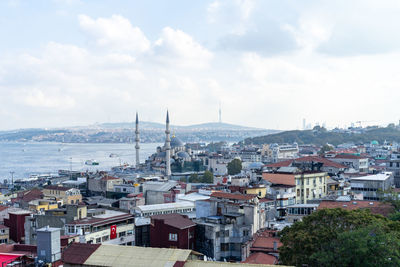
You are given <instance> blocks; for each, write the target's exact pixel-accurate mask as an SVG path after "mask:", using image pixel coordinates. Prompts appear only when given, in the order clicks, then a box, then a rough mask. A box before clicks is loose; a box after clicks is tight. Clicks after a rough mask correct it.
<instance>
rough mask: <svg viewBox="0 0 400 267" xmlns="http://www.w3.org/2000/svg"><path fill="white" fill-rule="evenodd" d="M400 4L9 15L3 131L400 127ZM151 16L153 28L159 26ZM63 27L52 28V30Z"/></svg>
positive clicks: (116, 4)
mask: <svg viewBox="0 0 400 267" xmlns="http://www.w3.org/2000/svg"><path fill="white" fill-rule="evenodd" d="M399 9H400V6H399V5H398V3H397V2H396V1H384V2H380V3H376V2H374V1H354V2H352V3H350V4H349V3H347V2H344V1H335V2H334V3H330V2H329V3H328V2H324V1H310V2H307V4H305V3H301V4H300V3H293V2H289V1H279V3H277V2H274V1H222V0H221V1H201V2H193V3H192V2H191V3H185V1H171V2H169V3H168V4H166V3H163V2H160V1H146V3H143V2H139V1H132V2H129V3H127V2H124V1H113V4H112V5H111V4H110V3H107V1H96V2H85V1H79V0H53V1H37V2H35V3H34V4H33V3H32V2H29V1H22V0H21V1H18V0H13V1H11V0H10V1H2V2H1V3H0V15H1V17H2V20H1V23H0V34H1V35H2V36H3V37H4V38H2V40H3V41H2V42H1V44H0V95H1V98H0V130H8V129H18V128H33V127H48V128H52V127H66V126H73V125H89V124H94V123H96V122H99V123H102V122H122V121H134V116H135V111H138V112H139V114H140V117H141V118H142V120H143V121H154V122H162V121H163V115H162V114H164V112H165V110H166V109H167V108H168V109H169V110H170V112H171V114H174V116H173V117H174V120H173V122H172V123H173V124H176V125H189V124H198V123H204V122H217V121H218V120H219V105H220V104H221V106H222V113H223V119H222V121H223V122H226V123H232V124H239V125H244V126H250V127H257V128H266V129H281V130H289V129H302V119H303V118H306V119H307V122H308V123H311V124H312V125H315V124H316V123H318V122H319V123H320V124H322V123H323V122H325V123H326V125H327V127H328V128H334V127H336V126H340V127H344V126H350V125H351V124H352V123H356V122H358V121H372V122H370V123H365V125H376V124H378V125H387V124H388V123H396V122H398V119H399V118H400V112H399V111H398V110H397V109H396V107H397V106H396V104H397V103H396V99H397V98H398V97H399V96H400V92H399V90H397V88H398V87H399V85H400V78H399V77H397V73H396V70H397V69H398V67H399V63H398V62H399V60H398V59H399V58H400V53H399V47H400V46H399V41H400V40H398V38H397V37H396V33H397V26H396V25H400V24H399V23H397V22H400V21H399V20H400V19H399V18H398V17H397V15H396V14H397V13H398V11H399ZM149 18H151V19H149ZM50 22H51V23H50Z"/></svg>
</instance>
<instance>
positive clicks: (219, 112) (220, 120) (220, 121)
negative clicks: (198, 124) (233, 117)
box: [218, 102, 222, 123]
mask: <svg viewBox="0 0 400 267" xmlns="http://www.w3.org/2000/svg"><path fill="white" fill-rule="evenodd" d="M218 115H219V120H218V121H219V123H222V117H221V102H219V110H218Z"/></svg>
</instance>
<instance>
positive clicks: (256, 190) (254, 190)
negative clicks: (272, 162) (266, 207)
mask: <svg viewBox="0 0 400 267" xmlns="http://www.w3.org/2000/svg"><path fill="white" fill-rule="evenodd" d="M244 193H245V194H246V195H257V196H258V198H265V196H266V195H267V188H266V187H265V186H255V187H246V188H245V189H244Z"/></svg>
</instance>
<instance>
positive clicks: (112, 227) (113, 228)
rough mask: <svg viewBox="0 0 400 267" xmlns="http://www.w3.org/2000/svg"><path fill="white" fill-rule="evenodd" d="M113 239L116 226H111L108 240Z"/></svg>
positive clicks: (115, 235)
mask: <svg viewBox="0 0 400 267" xmlns="http://www.w3.org/2000/svg"><path fill="white" fill-rule="evenodd" d="M115 238H117V226H116V225H111V231H110V239H115Z"/></svg>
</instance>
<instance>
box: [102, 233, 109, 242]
mask: <svg viewBox="0 0 400 267" xmlns="http://www.w3.org/2000/svg"><path fill="white" fill-rule="evenodd" d="M101 239H102V240H103V242H104V241H108V239H109V236H108V235H105V236H103V237H102V238H101Z"/></svg>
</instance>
